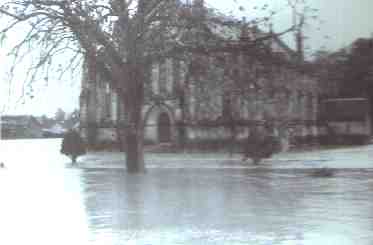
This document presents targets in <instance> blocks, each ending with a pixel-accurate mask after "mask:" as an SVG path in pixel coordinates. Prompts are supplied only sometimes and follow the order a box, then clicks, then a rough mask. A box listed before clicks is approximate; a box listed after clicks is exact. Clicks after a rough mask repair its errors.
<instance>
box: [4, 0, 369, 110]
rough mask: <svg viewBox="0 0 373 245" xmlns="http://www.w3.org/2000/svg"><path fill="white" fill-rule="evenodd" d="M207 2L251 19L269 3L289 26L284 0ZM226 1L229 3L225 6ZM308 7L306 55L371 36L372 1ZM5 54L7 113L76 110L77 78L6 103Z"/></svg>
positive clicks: (325, 1)
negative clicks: (313, 12) (312, 15)
mask: <svg viewBox="0 0 373 245" xmlns="http://www.w3.org/2000/svg"><path fill="white" fill-rule="evenodd" d="M206 1H207V3H208V4H209V5H210V6H211V5H212V6H215V7H217V8H221V9H222V10H223V11H224V12H229V11H230V10H232V11H234V10H236V9H237V6H238V5H239V4H240V3H245V9H246V14H249V15H251V16H253V15H260V11H255V10H254V6H257V5H259V6H261V5H263V4H264V3H268V4H269V5H270V8H272V9H274V10H281V11H280V12H279V14H278V16H277V17H276V18H275V19H274V21H273V25H274V28H275V30H276V31H281V30H283V29H285V28H286V27H289V25H290V24H291V23H292V22H291V21H292V17H291V12H290V11H287V10H284V3H285V2H286V0H246V1H245V0H237V1H236V2H238V5H237V4H232V1H230V0H206ZM228 2H230V4H227V3H228ZM308 5H309V6H311V7H312V8H317V9H319V13H318V15H319V18H318V20H316V21H309V25H308V26H307V27H306V29H305V35H306V36H307V37H308V39H307V40H306V46H309V47H310V50H309V51H308V52H314V51H315V50H319V49H324V50H330V51H334V50H337V49H340V48H342V47H344V46H346V45H349V44H350V43H351V42H352V41H354V40H355V39H356V38H359V37H370V36H372V33H373V21H372V18H371V16H372V9H373V0H308ZM235 13H237V11H236V12H235ZM320 21H321V23H320ZM283 38H284V39H285V41H286V42H287V43H288V44H289V45H290V46H292V45H293V43H292V42H293V40H294V38H293V36H292V35H288V36H286V37H283ZM6 51H7V50H6V48H4V47H2V48H1V50H0V62H1V63H0V81H1V82H0V84H1V87H0V89H1V94H0V96H1V97H0V105H4V104H7V105H8V109H7V110H6V112H5V113H6V114H34V115H42V114H47V115H53V114H54V112H55V111H56V110H57V108H59V107H60V108H62V109H63V110H65V111H72V110H74V109H75V108H78V105H79V103H78V102H79V88H80V85H79V77H76V78H75V80H74V79H71V78H66V79H64V80H63V81H50V82H49V83H48V85H47V86H46V83H45V82H44V81H40V82H38V83H37V84H35V86H34V87H35V88H34V96H35V97H34V98H33V99H27V100H26V103H25V104H21V103H17V104H16V103H15V100H13V101H12V102H11V103H9V102H8V100H7V98H6V93H5V91H6V90H7V87H6V80H7V75H6V72H5V71H6V68H7V67H9V60H7V58H6V56H5V53H6ZM22 71H23V72H24V68H23V67H21V68H20V69H18V72H19V73H22ZM14 82H15V83H17V82H18V83H20V82H22V81H14ZM16 96H17V95H15V96H13V97H16ZM18 96H19V94H18ZM0 110H1V107H0Z"/></svg>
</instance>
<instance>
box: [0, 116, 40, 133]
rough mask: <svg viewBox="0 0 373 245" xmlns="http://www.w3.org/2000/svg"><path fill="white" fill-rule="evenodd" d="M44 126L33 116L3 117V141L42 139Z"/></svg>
mask: <svg viewBox="0 0 373 245" xmlns="http://www.w3.org/2000/svg"><path fill="white" fill-rule="evenodd" d="M42 136H43V134H42V126H41V124H40V123H39V122H38V120H36V118H35V117H33V116H24V115H23V116H2V117H1V138H2V139H26V138H41V137H42Z"/></svg>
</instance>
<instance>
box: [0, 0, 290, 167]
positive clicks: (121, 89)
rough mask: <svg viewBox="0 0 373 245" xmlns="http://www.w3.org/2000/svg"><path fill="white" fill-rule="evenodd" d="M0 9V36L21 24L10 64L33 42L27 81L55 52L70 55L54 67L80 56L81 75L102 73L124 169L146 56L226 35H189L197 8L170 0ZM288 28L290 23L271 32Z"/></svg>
mask: <svg viewBox="0 0 373 245" xmlns="http://www.w3.org/2000/svg"><path fill="white" fill-rule="evenodd" d="M196 2H202V3H203V1H196ZM0 14H1V16H2V17H4V19H5V21H6V22H7V25H6V26H5V27H4V28H2V30H1V31H0V33H1V35H2V37H5V35H6V34H7V33H9V32H11V31H14V30H16V29H17V28H18V27H22V28H23V29H24V30H26V31H25V32H23V34H24V36H23V38H22V39H21V40H20V41H19V42H18V43H16V44H15V45H14V46H13V48H12V50H11V53H12V54H13V57H14V60H15V62H14V65H17V64H19V62H20V60H22V58H23V57H25V56H27V55H28V54H30V52H34V51H35V50H40V54H39V57H38V58H37V59H36V62H35V63H34V64H33V65H32V66H31V67H30V69H29V70H28V71H27V74H28V82H29V83H30V84H32V82H33V81H35V80H36V79H38V77H40V76H45V79H47V78H48V75H50V73H51V69H54V68H53V67H55V66H54V65H55V63H56V57H58V56H60V57H61V55H65V54H66V53H69V54H71V59H69V60H68V62H62V63H65V64H67V65H65V66H61V65H59V66H57V70H58V71H59V72H60V73H61V74H64V73H65V72H66V71H67V70H69V69H70V68H73V67H77V66H78V65H79V64H81V60H82V57H83V58H84V59H85V60H87V61H88V65H89V67H90V69H89V71H90V74H89V75H88V77H89V80H91V81H94V80H95V79H96V73H99V74H105V76H107V77H109V82H110V85H111V87H112V88H114V89H115V90H116V92H117V93H118V94H119V95H120V98H121V99H122V100H123V104H124V107H125V117H124V118H125V120H124V125H123V127H124V128H125V139H126V147H127V149H126V164H127V170H128V171H129V172H143V171H144V170H145V164H144V158H143V128H144V122H143V118H142V115H141V111H142V107H143V104H144V86H145V82H146V81H147V79H149V78H148V77H147V76H146V74H148V73H147V71H148V69H149V66H150V64H151V63H152V62H153V61H154V60H157V59H159V58H160V57H164V56H166V55H169V54H171V53H173V52H179V53H180V52H188V53H191V52H192V53H204V54H209V53H210V54H211V53H216V52H222V51H225V52H231V48H232V45H231V44H230V43H226V42H220V43H217V42H213V43H209V42H206V40H204V39H199V38H194V37H195V36H194V37H191V36H192V34H195V33H196V31H197V30H198V23H200V22H198V21H200V19H199V18H200V17H201V14H202V13H200V12H198V11H193V9H192V8H191V7H190V6H187V5H185V4H183V3H182V2H181V1H178V0H153V1H149V0H137V1H135V0H8V1H7V2H5V3H3V4H1V5H0ZM271 15H273V13H272V14H271ZM271 15H270V16H271ZM263 20H264V21H268V20H269V18H263ZM293 30H294V26H291V27H290V28H289V29H287V30H285V31H283V32H281V33H279V34H278V35H280V34H284V33H287V32H290V31H293ZM188 37H189V38H188ZM268 38H271V37H270V36H261V37H260V38H257V39H255V40H251V41H250V42H247V43H245V44H244V45H245V47H247V46H256V45H258V44H259V43H261V42H264V41H265V40H267V39H268ZM240 45H241V44H240ZM236 46H237V45H236ZM240 48H243V47H240ZM57 63H58V61H57Z"/></svg>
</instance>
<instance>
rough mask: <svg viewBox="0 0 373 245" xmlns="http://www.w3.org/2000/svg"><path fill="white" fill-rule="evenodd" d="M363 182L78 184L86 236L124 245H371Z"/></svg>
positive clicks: (98, 173)
mask: <svg viewBox="0 0 373 245" xmlns="http://www.w3.org/2000/svg"><path fill="white" fill-rule="evenodd" d="M362 176H363V174H358V173H355V176H353V175H352V176H351V175H350V176H349V177H347V176H343V174H341V175H340V176H339V177H337V178H331V179H314V178H310V177H307V176H305V175H300V174H291V173H269V172H266V173H265V172H262V173H260V172H253V171H249V170H240V169H231V170H227V169H223V170H219V169H217V170H216V169H215V170H212V169H204V170H196V169H192V170H188V169H179V170H177V169H151V170H149V172H148V173H147V174H146V175H139V176H131V175H127V174H125V173H123V172H118V171H115V170H87V171H85V172H84V174H83V181H84V182H85V183H86V187H85V188H86V207H87V211H88V213H89V215H88V216H89V217H90V224H91V229H92V230H96V231H100V230H101V231H102V232H103V233H104V234H107V232H109V231H108V230H107V229H106V228H107V227H110V229H111V230H110V232H111V235H110V236H111V237H116V239H117V240H118V241H125V242H126V243H125V244H127V243H128V242H133V244H209V243H211V244H215V243H216V244H224V243H226V244H240V243H243V244H245V243H246V244H247V243H249V244H250V243H252V244H324V242H327V241H333V243H335V242H339V243H341V244H371V242H372V241H373V236H371V235H370V234H371V231H373V223H372V220H373V212H372V210H373V204H372V202H371V198H372V197H371V194H372V192H373V186H372V181H368V180H367V179H369V178H371V177H372V176H371V175H370V176H363V177H364V178H362ZM368 177H369V178H368ZM96 183H100V184H96ZM93 193H96V194H97V193H100V195H95V194H93ZM328 239H329V240H328ZM295 241H298V243H294V242H295Z"/></svg>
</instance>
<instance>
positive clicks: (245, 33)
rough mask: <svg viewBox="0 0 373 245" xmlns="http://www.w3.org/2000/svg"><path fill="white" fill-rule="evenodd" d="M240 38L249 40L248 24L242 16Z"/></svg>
mask: <svg viewBox="0 0 373 245" xmlns="http://www.w3.org/2000/svg"><path fill="white" fill-rule="evenodd" d="M240 40H241V41H243V42H245V41H249V40H250V36H249V25H248V24H247V22H246V18H245V17H243V18H242V25H241V35H240Z"/></svg>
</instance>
